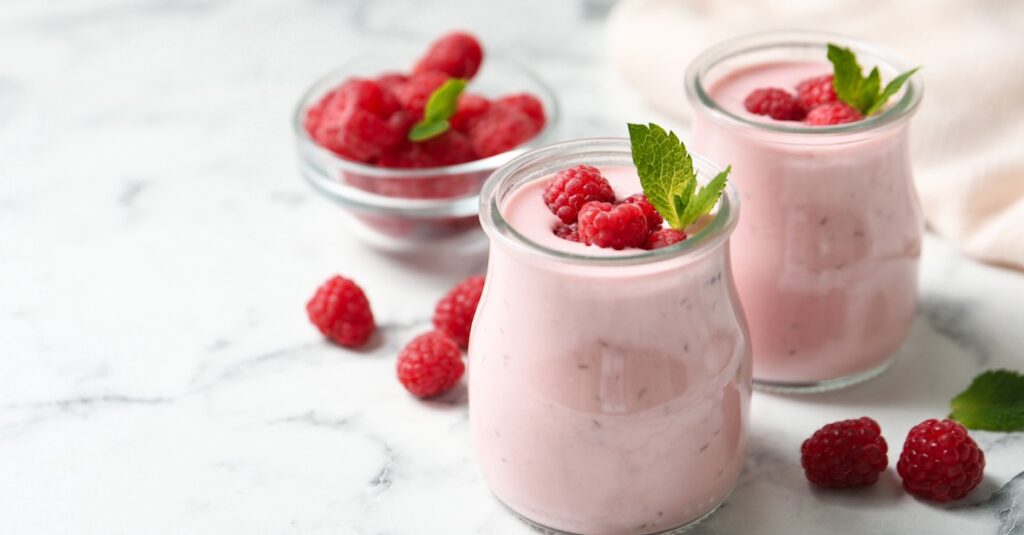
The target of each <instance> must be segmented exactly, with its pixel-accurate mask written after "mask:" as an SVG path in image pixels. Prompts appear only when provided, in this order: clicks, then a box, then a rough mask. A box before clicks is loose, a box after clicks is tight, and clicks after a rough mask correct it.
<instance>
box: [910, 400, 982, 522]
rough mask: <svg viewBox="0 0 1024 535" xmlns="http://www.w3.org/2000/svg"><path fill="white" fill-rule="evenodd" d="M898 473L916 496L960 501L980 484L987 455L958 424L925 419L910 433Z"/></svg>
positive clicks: (942, 500) (945, 500)
mask: <svg viewBox="0 0 1024 535" xmlns="http://www.w3.org/2000/svg"><path fill="white" fill-rule="evenodd" d="M896 471H897V472H899V474H900V477H902V478H903V488H905V489H907V492H909V493H911V494H913V495H915V496H918V497H921V498H925V499H928V500H934V501H937V502H947V501H950V500H958V499H960V498H963V497H964V496H966V495H967V493H968V492H970V491H971V490H972V489H974V487H977V486H978V484H979V483H981V479H982V477H983V476H984V472H985V453H984V452H982V451H981V449H980V448H978V445H977V444H976V443H975V442H974V439H972V438H971V437H970V436H968V435H967V430H966V429H964V426H962V425H960V424H958V423H957V422H954V421H953V420H942V421H939V420H935V419H930V420H925V421H923V422H921V423H919V424H917V425H916V426H914V428H913V429H911V430H910V433H908V434H907V441H906V443H904V444H903V453H901V454H900V460H899V462H898V463H897V464H896Z"/></svg>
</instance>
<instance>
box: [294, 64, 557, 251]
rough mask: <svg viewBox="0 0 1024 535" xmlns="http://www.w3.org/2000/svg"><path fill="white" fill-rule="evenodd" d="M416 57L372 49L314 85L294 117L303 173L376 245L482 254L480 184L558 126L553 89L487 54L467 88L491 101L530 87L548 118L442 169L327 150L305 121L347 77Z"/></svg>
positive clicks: (355, 231)
mask: <svg viewBox="0 0 1024 535" xmlns="http://www.w3.org/2000/svg"><path fill="white" fill-rule="evenodd" d="M415 58H416V56H415V55H414V54H393V55H386V54H370V55H367V56H363V57H360V58H358V59H356V60H354V61H352V62H350V63H348V64H346V65H345V66H343V67H341V68H340V69H338V70H336V71H334V72H332V73H331V74H328V75H327V76H325V77H323V78H321V79H320V80H318V81H317V82H316V83H314V84H313V86H312V87H310V89H309V90H307V91H306V93H305V95H303V96H302V98H301V99H300V100H299V104H298V105H297V106H296V108H295V111H294V113H293V115H292V129H293V131H294V134H295V139H296V148H297V150H298V154H299V168H300V171H301V173H302V176H303V177H305V179H306V180H308V181H309V183H310V184H312V185H313V186H314V187H315V188H316V190H317V191H319V192H320V193H322V194H323V195H324V196H326V197H327V198H329V199H331V200H334V201H336V202H337V203H338V204H340V205H341V206H342V208H344V209H345V212H346V214H347V215H348V217H347V223H348V227H349V229H350V230H351V231H352V233H353V234H354V235H356V236H357V237H358V238H359V239H360V240H361V241H363V242H364V243H366V244H368V245H370V246H371V247H374V248H376V249H380V250H383V251H387V252H390V253H398V254H420V253H423V252H430V253H436V254H445V255H447V254H450V253H452V252H456V253H458V252H465V253H467V254H474V253H477V252H482V251H483V250H485V249H486V245H487V240H486V239H485V236H484V235H483V233H482V232H481V231H480V225H479V223H478V217H477V214H478V211H477V210H478V206H479V199H478V194H479V192H480V187H481V186H482V185H483V183H484V181H485V180H486V179H487V177H488V176H490V174H491V173H492V172H494V170H495V169H497V168H498V167H499V166H501V165H502V164H504V163H505V162H508V161H509V160H511V159H512V158H514V157H516V156H517V155H519V154H522V153H523V152H525V151H527V150H529V149H530V148H531V147H536V146H540V145H543V144H544V143H545V142H546V141H548V140H550V139H551V138H552V136H553V133H554V131H555V128H556V127H557V124H558V104H557V101H556V100H555V96H554V94H553V93H552V92H551V90H550V89H549V88H548V87H547V86H546V85H544V83H543V82H541V81H540V79H539V78H538V77H537V76H536V75H535V74H533V73H532V72H531V71H530V70H529V69H527V68H525V67H523V66H520V65H519V64H517V63H514V62H511V61H508V60H505V59H502V58H495V57H488V58H487V60H486V61H484V63H483V64H482V66H481V68H480V71H479V72H478V73H477V74H476V76H475V77H474V78H473V80H472V81H471V82H470V85H469V87H468V88H467V92H471V93H476V94H481V95H484V96H486V97H488V98H496V97H498V96H501V95H505V94H510V93H520V92H527V93H531V94H533V95H534V96H536V97H537V98H538V99H539V100H540V101H541V103H542V104H543V105H544V112H545V114H546V115H547V123H546V124H545V126H544V128H543V129H542V130H541V131H540V132H538V133H537V135H536V136H534V137H533V138H532V139H530V140H529V141H527V142H526V143H525V144H523V145H520V146H519V147H516V148H515V149H513V150H511V151H508V152H504V153H501V154H496V155H494V156H490V157H488V158H483V159H480V160H475V161H471V162H465V163H461V164H457V165H449V166H443V167H430V168H417V169H404V168H403V169H395V168H387V167H378V166H374V165H367V164H364V163H360V162H355V161H352V160H347V159H345V158H342V157H340V156H338V155H337V154H335V153H333V152H331V151H330V150H327V149H325V148H323V147H321V146H320V145H318V144H317V143H316V142H315V141H313V139H312V138H310V136H309V133H308V132H306V129H305V128H304V126H303V119H304V118H305V116H306V111H307V110H308V109H309V108H310V107H311V106H312V105H314V104H315V103H316V102H318V101H319V100H320V99H321V97H323V95H324V94H326V93H327V92H328V91H330V90H331V89H333V88H335V87H337V86H338V85H340V84H341V83H342V82H344V81H345V80H346V79H348V78H351V77H375V76H378V75H380V74H383V73H385V72H388V71H400V70H404V69H408V67H409V66H410V65H412V64H413V62H414V61H415Z"/></svg>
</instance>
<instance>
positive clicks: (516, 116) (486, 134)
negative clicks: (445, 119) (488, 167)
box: [469, 104, 540, 158]
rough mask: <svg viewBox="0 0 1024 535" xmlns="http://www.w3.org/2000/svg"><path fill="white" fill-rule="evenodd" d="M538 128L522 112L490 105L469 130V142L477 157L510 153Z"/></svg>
mask: <svg viewBox="0 0 1024 535" xmlns="http://www.w3.org/2000/svg"><path fill="white" fill-rule="evenodd" d="M539 131H540V128H538V127H537V125H536V124H534V123H533V121H532V120H530V118H529V117H527V116H526V114H524V113H523V112H521V111H519V110H517V109H515V108H511V107H508V106H496V105H493V104H492V105H491V107H490V109H488V110H487V112H486V113H484V114H483V115H480V116H479V117H477V119H476V120H475V121H473V124H472V126H470V128H469V141H470V142H471V143H472V144H473V150H475V151H476V153H477V156H480V157H481V158H486V157H488V156H494V155H495V154H501V153H503V152H507V151H510V150H512V149H514V148H516V147H518V146H519V145H522V144H523V143H524V142H525V141H527V140H529V139H530V138H532V137H533V136H534V135H535V134H536V133H537V132H539Z"/></svg>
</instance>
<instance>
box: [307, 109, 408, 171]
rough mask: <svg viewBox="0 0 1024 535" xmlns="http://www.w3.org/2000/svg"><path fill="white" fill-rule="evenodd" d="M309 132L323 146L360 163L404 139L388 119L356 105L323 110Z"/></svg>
mask: <svg viewBox="0 0 1024 535" xmlns="http://www.w3.org/2000/svg"><path fill="white" fill-rule="evenodd" d="M310 135H311V137H312V138H313V139H314V140H315V141H316V142H317V144H319V145H320V146H322V147H324V148H327V149H329V150H331V151H333V152H335V153H337V154H339V155H341V156H344V157H345V158H348V159H351V160H356V161H360V162H372V161H373V160H375V159H376V158H378V157H380V155H381V154H383V153H384V151H386V150H388V149H390V148H391V147H394V146H395V145H397V144H398V143H401V141H402V134H401V133H400V132H398V131H396V130H395V129H394V128H393V127H392V126H391V125H390V124H388V122H387V121H385V120H384V119H381V118H380V117H378V116H377V115H374V114H373V113H370V112H368V111H366V110H363V109H360V108H357V107H355V106H345V107H344V108H342V109H335V108H328V109H326V110H324V111H323V113H322V114H321V116H320V121H319V122H318V123H316V124H315V125H313V131H312V132H311V133H310Z"/></svg>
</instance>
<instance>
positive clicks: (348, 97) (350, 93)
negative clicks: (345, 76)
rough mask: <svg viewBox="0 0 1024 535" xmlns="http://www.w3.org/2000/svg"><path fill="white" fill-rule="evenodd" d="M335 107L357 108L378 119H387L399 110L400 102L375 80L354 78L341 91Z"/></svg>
mask: <svg viewBox="0 0 1024 535" xmlns="http://www.w3.org/2000/svg"><path fill="white" fill-rule="evenodd" d="M334 105H335V106H337V107H344V106H355V107H357V108H359V109H361V110H366V111H368V112H370V113H372V114H374V115H376V116H378V117H382V118H387V117H388V116H390V115H391V114H392V113H394V112H395V110H397V109H398V100H397V99H396V98H395V96H394V95H393V94H392V93H391V92H390V91H388V90H386V89H384V88H382V87H381V86H380V85H379V84H377V82H374V81H373V80H363V79H360V78H352V79H350V80H348V81H347V82H345V83H344V84H343V85H342V86H341V87H340V88H339V89H338V93H337V96H336V98H335V102H334Z"/></svg>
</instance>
